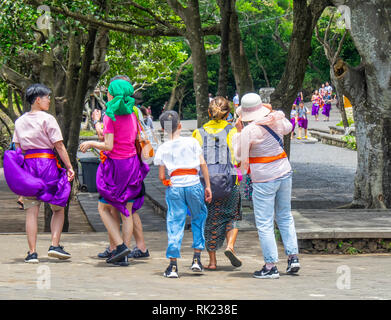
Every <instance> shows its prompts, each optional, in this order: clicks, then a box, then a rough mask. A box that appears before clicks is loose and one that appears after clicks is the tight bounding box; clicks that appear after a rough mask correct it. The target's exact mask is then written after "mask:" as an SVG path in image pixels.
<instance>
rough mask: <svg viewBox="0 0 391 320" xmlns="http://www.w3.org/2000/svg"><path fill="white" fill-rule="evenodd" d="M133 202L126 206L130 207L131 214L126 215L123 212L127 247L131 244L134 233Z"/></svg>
mask: <svg viewBox="0 0 391 320" xmlns="http://www.w3.org/2000/svg"><path fill="white" fill-rule="evenodd" d="M132 206H133V203H132V202H128V203H127V205H126V208H127V209H128V211H129V213H130V215H129V217H125V216H124V215H123V214H121V219H122V239H123V242H124V243H125V245H126V246H127V247H129V246H130V240H131V239H132V234H133V215H132Z"/></svg>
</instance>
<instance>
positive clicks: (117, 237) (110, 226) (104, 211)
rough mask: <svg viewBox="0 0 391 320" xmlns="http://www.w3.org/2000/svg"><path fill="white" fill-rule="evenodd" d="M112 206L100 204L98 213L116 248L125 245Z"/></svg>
mask: <svg viewBox="0 0 391 320" xmlns="http://www.w3.org/2000/svg"><path fill="white" fill-rule="evenodd" d="M110 207H111V206H110V205H108V204H105V203H102V202H99V203H98V211H99V214H100V217H101V219H102V221H103V224H104V225H105V227H106V229H107V232H108V234H109V237H110V238H111V239H112V241H113V244H114V245H115V246H119V245H121V244H122V243H123V239H122V237H121V232H120V229H119V225H118V224H117V222H116V220H115V218H114V217H113V216H112V214H111V208H110Z"/></svg>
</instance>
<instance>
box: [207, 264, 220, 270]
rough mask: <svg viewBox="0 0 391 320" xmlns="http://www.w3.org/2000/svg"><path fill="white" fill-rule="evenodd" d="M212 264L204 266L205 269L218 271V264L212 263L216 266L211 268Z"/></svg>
mask: <svg viewBox="0 0 391 320" xmlns="http://www.w3.org/2000/svg"><path fill="white" fill-rule="evenodd" d="M210 266H211V265H210V264H209V265H208V266H204V269H205V270H208V271H216V270H217V265H216V264H212V266H214V268H211V267H210Z"/></svg>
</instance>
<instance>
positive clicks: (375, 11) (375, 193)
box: [333, 0, 391, 208]
mask: <svg viewBox="0 0 391 320" xmlns="http://www.w3.org/2000/svg"><path fill="white" fill-rule="evenodd" d="M333 3H334V5H335V6H340V5H345V6H346V7H345V10H346V13H347V14H346V15H345V19H348V21H347V22H350V27H351V29H350V34H351V36H352V38H353V41H354V44H355V46H356V48H357V50H358V52H359V54H360V56H361V59H362V63H361V64H360V65H359V66H358V67H351V66H350V65H349V64H347V63H346V62H345V61H343V60H342V59H338V60H337V61H336V62H335V64H334V66H333V72H334V76H335V80H336V82H337V83H338V86H339V87H340V88H341V91H342V93H343V94H344V95H345V96H347V97H348V99H349V100H350V101H351V102H352V105H353V114H354V119H355V128H356V140H357V156H358V166H357V172H356V177H355V182H354V185H355V191H354V198H353V202H352V205H351V206H352V207H365V208H391V58H390V57H391V3H390V1H388V0H375V1H371V2H368V1H363V0H357V1H350V0H349V1H348V0H347V1H336V0H335V1H333Z"/></svg>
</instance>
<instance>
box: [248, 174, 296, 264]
mask: <svg viewBox="0 0 391 320" xmlns="http://www.w3.org/2000/svg"><path fill="white" fill-rule="evenodd" d="M253 188H254V190H253V202H254V215H255V223H256V226H257V229H258V236H259V240H260V242H261V247H262V252H263V257H264V260H265V262H266V263H273V262H278V250H277V243H276V238H275V235H274V218H275V219H276V222H277V225H278V229H279V230H280V233H281V238H282V242H283V243H284V247H285V254H286V255H291V254H298V253H299V249H298V244H297V236H296V230H295V222H294V220H293V216H292V213H291V193H292V174H289V175H286V176H284V177H281V178H278V179H276V180H273V181H269V182H262V183H253Z"/></svg>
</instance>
